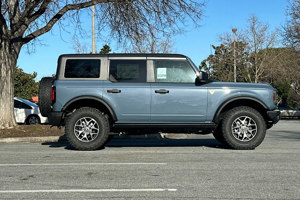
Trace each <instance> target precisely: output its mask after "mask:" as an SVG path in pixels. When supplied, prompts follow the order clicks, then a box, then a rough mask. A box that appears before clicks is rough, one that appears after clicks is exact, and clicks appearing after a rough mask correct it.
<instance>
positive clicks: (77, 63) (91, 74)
mask: <svg viewBox="0 0 300 200" xmlns="http://www.w3.org/2000/svg"><path fill="white" fill-rule="evenodd" d="M100 64H101V63H100V60H99V59H68V60H67V61H66V66H65V73H64V76H65V78H99V77H100Z"/></svg>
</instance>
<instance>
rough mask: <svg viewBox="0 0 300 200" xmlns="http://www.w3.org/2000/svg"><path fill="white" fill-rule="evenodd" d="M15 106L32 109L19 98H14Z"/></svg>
mask: <svg viewBox="0 0 300 200" xmlns="http://www.w3.org/2000/svg"><path fill="white" fill-rule="evenodd" d="M14 107H15V108H19V109H32V108H31V107H30V106H29V105H27V104H25V103H23V102H20V101H17V100H14Z"/></svg>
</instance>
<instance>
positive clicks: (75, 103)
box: [62, 96, 117, 121]
mask: <svg viewBox="0 0 300 200" xmlns="http://www.w3.org/2000/svg"><path fill="white" fill-rule="evenodd" d="M81 107H92V108H96V109H98V110H100V111H102V112H104V113H106V114H107V115H109V117H110V119H112V120H113V121H117V116H116V114H115V112H114V110H113V109H112V108H111V106H110V105H109V104H108V103H107V102H106V101H104V100H103V99H100V98H98V97H94V96H80V97H76V98H74V99H72V100H70V101H69V102H68V103H66V104H65V106H64V107H63V108H62V111H63V112H72V111H73V110H74V109H78V108H81Z"/></svg>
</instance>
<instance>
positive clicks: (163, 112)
mask: <svg viewBox="0 0 300 200" xmlns="http://www.w3.org/2000/svg"><path fill="white" fill-rule="evenodd" d="M153 71H154V72H153V73H154V83H151V96H152V100H151V122H152V123H201V122H205V120H206V109H207V89H206V87H205V86H196V85H195V78H196V73H195V70H194V69H193V68H192V66H191V65H190V64H189V63H188V62H187V61H186V60H153Z"/></svg>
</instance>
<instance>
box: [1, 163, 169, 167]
mask: <svg viewBox="0 0 300 200" xmlns="http://www.w3.org/2000/svg"><path fill="white" fill-rule="evenodd" d="M166 164H167V163H28V164H23V163H19V164H17V163H15V164H9V163H7V164H0V167H13V166H84V165H166Z"/></svg>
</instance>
